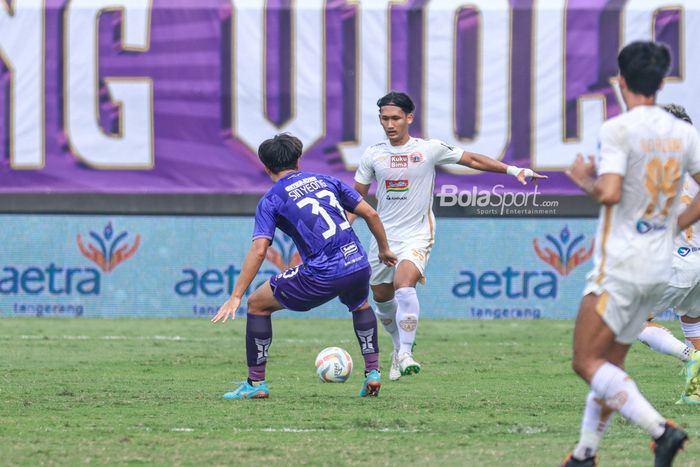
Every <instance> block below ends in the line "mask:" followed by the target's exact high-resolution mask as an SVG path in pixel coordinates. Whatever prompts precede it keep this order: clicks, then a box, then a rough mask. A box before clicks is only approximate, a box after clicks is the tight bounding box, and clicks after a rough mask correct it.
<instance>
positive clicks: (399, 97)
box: [377, 91, 416, 114]
mask: <svg viewBox="0 0 700 467" xmlns="http://www.w3.org/2000/svg"><path fill="white" fill-rule="evenodd" d="M385 105H395V106H396V107H398V108H400V109H401V110H403V111H404V112H405V113H406V114H410V113H413V111H414V110H416V105H415V104H414V103H413V101H412V100H411V98H410V97H409V96H408V94H406V93H405V92H396V91H391V92H390V93H389V94H387V95H386V96H384V97H382V98H380V99H379V100H378V101H377V107H379V110H382V107H384V106H385Z"/></svg>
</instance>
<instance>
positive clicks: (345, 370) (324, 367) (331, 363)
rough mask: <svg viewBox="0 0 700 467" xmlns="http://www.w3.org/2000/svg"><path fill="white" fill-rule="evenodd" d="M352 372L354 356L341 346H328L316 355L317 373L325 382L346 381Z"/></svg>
mask: <svg viewBox="0 0 700 467" xmlns="http://www.w3.org/2000/svg"><path fill="white" fill-rule="evenodd" d="M350 373H352V358H350V354H349V353H347V352H346V351H345V349H341V348H340V347H326V348H325V349H323V350H321V352H319V354H318V356H317V357H316V374H317V375H318V377H319V378H321V381H323V382H325V383H344V382H345V381H346V380H347V379H348V378H349V377H350Z"/></svg>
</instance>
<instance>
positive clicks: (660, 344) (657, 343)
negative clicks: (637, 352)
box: [638, 324, 691, 362]
mask: <svg viewBox="0 0 700 467" xmlns="http://www.w3.org/2000/svg"><path fill="white" fill-rule="evenodd" d="M683 331H684V332H685V329H684V330H683ZM638 339H639V340H640V341H642V342H643V343H645V344H646V345H648V346H649V347H650V348H651V349H652V350H655V351H656V352H661V353H664V354H666V355H671V356H673V357H676V358H678V359H680V360H683V361H684V362H687V361H688V358H689V355H690V350H691V349H689V348H688V346H687V345H685V344H684V343H683V342H681V341H679V340H678V339H676V337H675V336H674V335H673V334H672V333H671V331H669V330H668V329H666V328H665V327H663V326H659V325H656V324H652V325H647V326H645V327H644V329H642V332H641V334H639V337H638Z"/></svg>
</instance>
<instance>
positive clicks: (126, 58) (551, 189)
mask: <svg viewBox="0 0 700 467" xmlns="http://www.w3.org/2000/svg"><path fill="white" fill-rule="evenodd" d="M65 3H66V2H65V0H47V2H46V4H47V9H46V54H47V56H46V80H45V81H46V106H47V107H46V165H45V167H44V168H43V169H41V170H11V169H10V167H9V157H8V147H9V143H8V131H7V128H8V125H7V120H8V111H7V108H8V105H7V103H8V90H9V86H8V83H9V74H8V73H7V69H6V68H5V67H3V66H1V65H0V151H1V153H2V155H3V157H2V159H1V160H0V192H112V193H124V192H131V193H146V192H160V193H167V192H183V193H185V192H186V193H197V192H202V193H211V192H226V193H262V192H264V191H265V190H266V189H267V187H268V186H269V184H270V182H269V179H268V178H267V176H266V175H265V173H264V171H263V170H262V167H261V165H260V163H259V162H258V161H257V157H256V155H255V154H254V153H252V152H251V151H250V149H248V148H247V147H246V146H245V145H244V144H242V143H241V142H240V141H239V140H237V139H236V137H235V135H233V134H232V132H231V129H230V116H229V115H230V108H231V102H230V98H231V76H232V72H231V66H232V65H231V63H230V57H231V54H230V47H231V46H230V44H231V36H232V31H231V27H232V26H231V24H232V23H231V7H230V4H229V2H227V1H220V0H197V1H196V2H194V1H193V0H189V1H180V0H154V1H153V12H152V28H151V44H150V50H149V51H147V52H145V53H133V52H123V51H120V49H119V39H120V38H119V31H120V21H121V15H120V14H118V13H105V14H103V15H102V20H101V22H100V48H99V54H100V66H99V72H100V76H115V77H118V76H149V77H151V78H152V79H153V83H154V112H155V115H154V119H155V150H156V165H155V167H154V168H153V169H152V170H148V171H127V170H121V171H115V170H109V171H107V170H95V169H92V168H90V167H87V166H85V165H83V164H81V163H80V161H79V160H78V159H77V158H76V157H74V156H73V155H72V154H71V153H70V150H69V148H68V145H67V144H66V135H65V133H64V130H63V128H64V122H63V121H62V115H63V105H64V102H63V96H62V89H63V83H62V75H63V66H64V64H63V61H62V60H63V59H62V50H63V32H62V18H63V12H64V7H65ZM290 3H291V1H290V0H270V1H268V2H267V4H268V11H267V14H266V18H265V21H266V23H265V24H266V29H267V31H268V36H267V41H266V44H267V51H266V55H265V57H266V58H265V60H266V78H267V89H266V94H267V100H266V108H267V114H268V117H269V118H270V120H271V121H273V122H275V123H277V124H280V123H283V122H284V121H286V120H287V119H288V118H289V117H290V114H291V97H290V95H291V78H290V62H289V56H290V54H289V50H290V49H289V48H290V45H289V44H290V35H291V32H290V21H291V15H290V12H289V10H288V6H289V5H290ZM426 3H427V2H426V0H411V1H408V2H407V3H406V4H404V5H394V6H393V7H392V12H391V24H392V28H391V31H392V35H391V44H392V47H391V68H392V70H391V76H392V83H391V85H392V87H393V88H394V89H402V90H406V91H407V92H408V93H409V94H411V95H413V96H414V97H415V98H416V104H417V106H418V111H417V115H416V120H415V123H414V125H413V126H412V132H413V134H414V135H420V136H427V135H423V133H422V132H423V128H422V120H421V95H422V93H421V87H422V83H421V80H422V76H423V73H422V60H423V52H424V48H423V43H422V40H423V39H422V38H423V31H422V29H423V19H424V18H423V16H424V14H425V12H424V6H425V4H426ZM531 4H532V0H511V5H512V7H513V21H512V27H513V31H512V37H513V48H512V54H511V55H512V60H513V67H512V70H513V72H512V73H513V76H512V103H511V109H512V112H511V114H512V117H511V118H512V121H511V129H512V136H511V143H510V146H509V148H508V150H507V153H506V157H505V162H509V163H514V164H518V165H520V166H529V164H530V154H529V152H530V138H531V124H532V122H531V112H530V109H531V85H532V83H531V73H530V63H531V53H532V52H531V50H532V37H533V33H532V11H531V7H532V5H531ZM622 4H624V1H623V0H572V1H570V2H568V8H569V14H568V15H567V25H566V26H567V51H566V57H567V65H566V70H567V76H568V77H569V79H568V80H567V83H566V96H567V118H566V122H567V129H566V131H567V135H568V136H574V135H575V132H576V127H577V125H576V123H577V122H576V118H577V115H576V98H577V97H578V96H580V95H582V94H587V93H591V92H602V93H604V94H605V95H606V96H607V97H608V100H607V110H608V116H612V115H615V114H617V113H618V112H619V109H618V108H617V104H616V102H615V100H614V98H613V95H612V90H611V89H610V86H609V82H608V79H609V77H610V76H613V75H614V74H615V73H616V64H615V55H616V51H617V46H618V41H619V14H620V13H619V9H620V7H621V5H622ZM475 18H476V16H475V15H474V11H473V10H471V9H464V10H462V11H461V12H460V14H459V17H458V23H457V24H458V27H459V30H458V39H459V45H458V48H457V56H458V64H457V65H458V70H459V72H458V75H459V79H458V81H457V89H458V93H457V94H458V96H457V97H456V99H457V102H458V108H459V109H461V112H460V113H459V115H458V116H457V126H458V128H457V129H458V132H459V133H460V134H461V136H469V135H470V134H471V132H473V129H474V119H475V112H474V102H475V85H474V82H475V73H474V72H473V68H474V67H473V64H474V63H475V60H476V58H475V54H476V47H475V44H474V42H475V38H476V37H477V33H478V31H477V28H478V27H479V23H478V21H476V20H475ZM357 21H358V17H357V11H356V6H354V5H348V4H347V3H346V2H345V1H344V0H328V2H327V10H326V41H327V43H326V48H325V50H326V55H327V57H326V58H327V60H326V67H327V68H326V81H327V83H326V89H327V91H326V92H327V95H326V101H325V102H326V118H327V125H326V126H327V132H326V135H325V137H324V138H323V139H321V140H320V141H319V142H318V143H317V144H315V146H314V147H312V148H310V150H309V151H308V153H307V154H306V155H305V157H304V159H303V162H302V168H303V169H304V170H308V171H318V172H322V173H327V174H331V175H334V176H337V177H339V178H341V179H342V180H344V181H346V182H351V181H352V176H353V173H352V172H349V171H347V170H346V169H345V166H344V164H343V160H342V158H341V156H340V154H339V152H338V149H337V147H338V144H339V143H341V142H343V141H348V140H351V139H353V138H354V136H355V134H354V133H355V120H356V115H357V112H358V111H359V109H358V108H356V96H355V90H356V85H355V81H356V79H357V78H358V77H357V76H356V70H355V63H356V54H357V50H356V43H357V38H356V37H355V36H356V31H357V29H356V22H357ZM656 27H657V30H656V33H657V37H658V38H660V39H662V40H665V41H666V42H668V43H669V44H670V45H671V46H672V47H673V48H674V53H676V52H675V51H677V50H678V44H677V42H678V40H677V38H678V18H677V14H676V13H675V12H673V11H670V12H669V11H665V12H663V13H662V14H660V15H659V16H658V17H657V23H656ZM676 63H678V61H677V60H676ZM676 72H677V71H676ZM101 97H102V100H101V103H100V116H101V125H102V126H103V127H104V128H105V129H106V130H107V131H111V130H113V129H114V126H115V125H116V123H117V116H118V109H117V107H116V106H115V105H114V104H113V103H111V102H109V100H108V96H107V93H106V92H103V93H102V96H101ZM503 182H504V179H503V177H502V176H498V175H493V174H483V175H475V176H468V177H465V176H459V175H454V174H448V173H444V172H440V173H439V174H438V179H437V183H436V186H437V187H439V186H440V185H441V184H445V183H450V184H454V185H458V186H461V187H471V186H472V185H477V186H479V187H488V188H490V187H491V186H493V184H494V183H503ZM511 186H513V187H515V184H514V183H513V184H512V185H511ZM541 191H544V192H545V193H552V194H555V193H556V194H563V195H566V194H580V191H579V190H578V189H577V188H576V187H574V186H573V185H572V184H571V183H570V182H569V181H568V180H567V179H566V177H565V176H564V174H562V173H552V174H550V180H549V181H548V183H546V184H543V185H542V186H541Z"/></svg>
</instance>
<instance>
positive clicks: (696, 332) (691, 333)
mask: <svg viewBox="0 0 700 467" xmlns="http://www.w3.org/2000/svg"><path fill="white" fill-rule="evenodd" d="M681 329H682V330H683V334H685V341H686V342H687V343H688V345H689V346H691V347H692V343H691V342H690V339H698V338H700V323H686V322H683V321H681ZM699 350H700V349H699Z"/></svg>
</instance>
